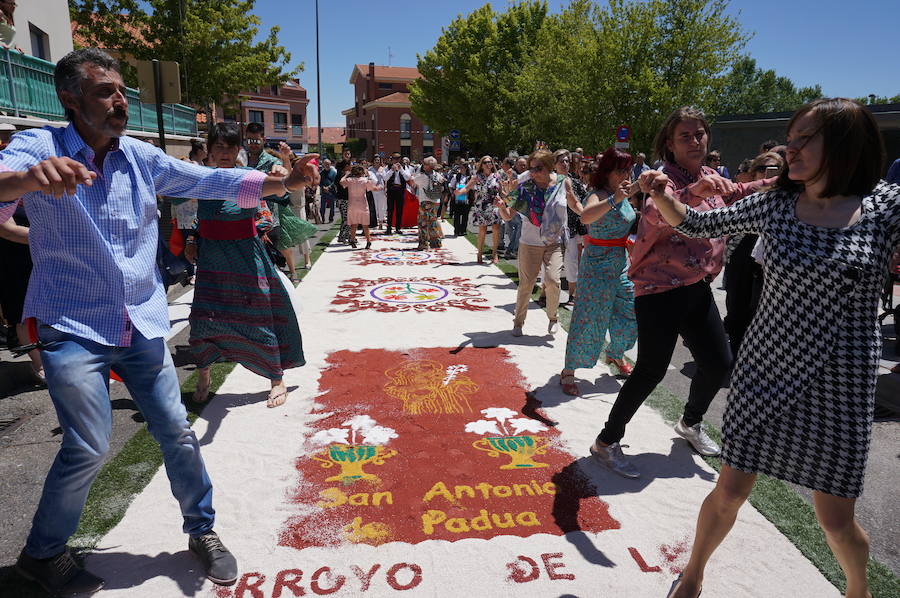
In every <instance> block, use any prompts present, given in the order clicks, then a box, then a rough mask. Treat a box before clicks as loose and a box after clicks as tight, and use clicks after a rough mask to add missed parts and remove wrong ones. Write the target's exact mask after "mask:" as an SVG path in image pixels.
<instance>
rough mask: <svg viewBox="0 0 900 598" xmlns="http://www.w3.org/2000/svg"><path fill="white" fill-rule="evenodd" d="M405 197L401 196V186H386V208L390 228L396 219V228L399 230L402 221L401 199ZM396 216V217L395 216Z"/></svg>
mask: <svg viewBox="0 0 900 598" xmlns="http://www.w3.org/2000/svg"><path fill="white" fill-rule="evenodd" d="M404 200H405V198H404V197H403V187H398V188H392V187H388V189H387V208H388V222H387V225H388V228H391V225H393V224H394V222H395V221H396V223H397V224H396V226H395V227H394V228H396V229H397V230H400V225H401V224H402V223H403V201H404ZM395 217H396V218H395Z"/></svg>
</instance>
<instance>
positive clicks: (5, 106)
mask: <svg viewBox="0 0 900 598" xmlns="http://www.w3.org/2000/svg"><path fill="white" fill-rule="evenodd" d="M55 66H56V65H54V64H53V63H52V62H48V61H46V60H41V59H40V58H35V57H34V56H29V55H28V54H22V53H21V52H18V51H16V50H11V49H10V48H5V47H0V111H2V112H6V113H7V114H11V115H13V116H16V117H19V118H27V117H32V118H34V117H36V118H43V119H47V120H66V116H65V111H64V110H63V107H62V105H61V104H60V103H59V100H58V99H57V97H56V87H55V85H54V83H53V69H54V67H55ZM125 95H126V97H127V99H128V128H129V129H132V130H137V131H150V132H155V131H156V130H157V128H158V127H157V122H156V106H155V105H153V104H145V103H143V102H141V101H140V96H139V93H138V91H137V90H136V89H131V88H130V87H129V88H128V89H127V91H126V94H125ZM163 125H164V127H165V131H166V133H169V134H174V135H189V136H196V135H197V111H196V110H194V109H193V108H191V107H189V106H183V105H181V104H163Z"/></svg>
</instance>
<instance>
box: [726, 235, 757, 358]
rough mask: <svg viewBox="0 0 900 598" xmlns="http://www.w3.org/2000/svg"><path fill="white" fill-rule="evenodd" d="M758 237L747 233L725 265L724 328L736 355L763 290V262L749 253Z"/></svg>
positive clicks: (732, 352) (733, 353) (732, 350)
mask: <svg viewBox="0 0 900 598" xmlns="http://www.w3.org/2000/svg"><path fill="white" fill-rule="evenodd" d="M757 239H758V237H757V236H756V235H746V236H745V237H744V238H743V240H742V241H741V242H740V243H739V244H738V246H737V247H736V248H735V250H734V252H733V253H732V254H731V257H730V258H729V260H728V265H727V266H725V292H726V293H727V295H726V297H725V309H726V312H727V313H726V314H725V332H726V333H728V342H729V344H730V345H731V354H732V355H734V356H737V354H738V349H740V347H741V342H742V341H743V340H744V334H746V333H747V328H748V327H749V326H750V322H751V321H752V320H753V316H754V315H755V314H756V307H757V306H758V305H759V298H760V295H761V294H762V281H763V270H762V266H760V265H759V264H758V263H757V262H756V260H754V259H753V258H752V257H751V256H750V253H751V252H752V251H753V246H754V245H756V240H757Z"/></svg>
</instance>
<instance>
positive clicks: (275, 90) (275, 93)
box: [272, 85, 278, 96]
mask: <svg viewBox="0 0 900 598" xmlns="http://www.w3.org/2000/svg"><path fill="white" fill-rule="evenodd" d="M272 95H273V96H277V95H278V86H277V85H273V86H272Z"/></svg>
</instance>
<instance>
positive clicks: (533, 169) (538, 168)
mask: <svg viewBox="0 0 900 598" xmlns="http://www.w3.org/2000/svg"><path fill="white" fill-rule="evenodd" d="M528 170H530V171H531V172H541V171H542V170H544V165H543V164H538V165H537V166H532V167H531V168H529V169H528Z"/></svg>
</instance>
